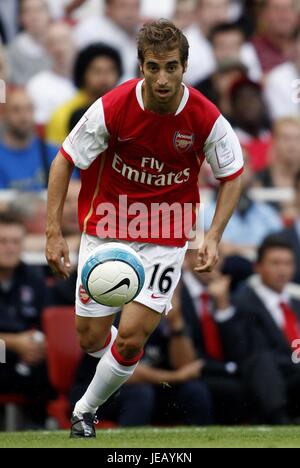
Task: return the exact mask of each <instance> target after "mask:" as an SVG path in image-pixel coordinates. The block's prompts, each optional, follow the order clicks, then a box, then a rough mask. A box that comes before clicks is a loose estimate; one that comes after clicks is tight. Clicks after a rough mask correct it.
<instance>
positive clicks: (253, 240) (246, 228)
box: [204, 152, 283, 260]
mask: <svg viewBox="0 0 300 468" xmlns="http://www.w3.org/2000/svg"><path fill="white" fill-rule="evenodd" d="M253 181H254V173H253V170H252V169H251V166H250V163H249V156H248V155H247V153H246V152H244V173H243V178H242V185H243V187H242V194H241V198H240V201H239V204H238V206H237V209H236V210H235V212H234V213H233V215H232V217H231V219H230V221H229V223H228V225H227V227H226V229H225V231H224V234H223V238H222V243H221V246H220V248H221V252H222V253H223V255H224V256H229V255H238V256H241V257H246V258H249V259H250V260H253V259H254V257H255V253H256V248H257V247H258V245H259V244H260V243H261V242H262V240H263V239H264V237H266V236H267V235H268V234H271V233H273V232H278V231H280V230H282V228H283V222H282V220H281V217H280V215H279V214H278V212H277V211H276V210H275V209H274V208H273V207H271V206H270V205H268V204H267V203H262V202H256V201H255V200H252V199H251V198H250V196H249V190H250V188H251V187H253ZM215 204H216V202H215V201H214V202H212V203H210V204H208V205H205V207H204V229H205V230H206V229H208V226H209V225H210V224H209V223H210V222H211V221H212V217H213V213H214V208H215Z"/></svg>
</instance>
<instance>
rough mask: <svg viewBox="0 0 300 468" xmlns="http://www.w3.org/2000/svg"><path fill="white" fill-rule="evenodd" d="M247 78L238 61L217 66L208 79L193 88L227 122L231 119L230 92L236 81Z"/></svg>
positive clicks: (243, 67) (244, 69) (244, 68)
mask: <svg viewBox="0 0 300 468" xmlns="http://www.w3.org/2000/svg"><path fill="white" fill-rule="evenodd" d="M246 77H247V69H246V67H245V66H244V65H243V64H242V63H241V62H240V61H231V62H228V63H223V64H220V65H219V66H218V68H217V69H216V71H215V72H214V73H212V74H211V75H210V76H209V77H208V78H206V79H205V80H203V81H200V82H199V83H196V85H195V88H196V89H197V90H198V91H200V92H201V93H202V94H204V96H206V97H207V98H208V99H209V100H210V101H212V102H213V103H214V104H215V105H216V106H217V107H218V108H219V110H220V112H221V113H222V114H223V115H224V116H225V117H226V118H227V119H229V120H231V118H232V107H231V99H230V92H231V89H232V86H233V84H234V83H236V82H237V81H240V80H242V79H245V78H246Z"/></svg>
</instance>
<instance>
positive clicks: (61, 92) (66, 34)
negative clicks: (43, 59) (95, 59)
mask: <svg viewBox="0 0 300 468" xmlns="http://www.w3.org/2000/svg"><path fill="white" fill-rule="evenodd" d="M46 48H47V51H48V54H49V57H51V60H52V66H51V70H45V71H42V72H40V73H38V74H36V75H35V76H34V77H33V78H31V80H30V81H29V82H28V84H27V92H28V94H29V96H30V97H31V100H32V102H33V104H34V120H35V123H36V124H38V125H42V126H44V125H46V124H47V122H48V121H49V119H50V117H51V115H52V113H53V112H54V110H55V109H56V108H57V107H58V106H60V105H62V104H63V103H65V102H66V101H68V100H69V99H71V98H72V97H73V96H74V94H75V92H76V89H75V87H74V85H73V83H72V80H71V75H72V67H73V62H74V57H75V46H74V42H73V38H72V33H71V28H70V26H68V25H67V24H66V23H53V24H52V25H51V26H50V27H49V28H48V31H47V39H46Z"/></svg>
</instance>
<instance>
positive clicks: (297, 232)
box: [281, 171, 300, 284]
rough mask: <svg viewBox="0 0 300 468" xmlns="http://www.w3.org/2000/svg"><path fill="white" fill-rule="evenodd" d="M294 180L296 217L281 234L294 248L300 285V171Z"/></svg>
mask: <svg viewBox="0 0 300 468" xmlns="http://www.w3.org/2000/svg"><path fill="white" fill-rule="evenodd" d="M294 179H295V183H294V187H295V210H296V216H295V220H294V223H293V224H292V225H291V226H289V227H288V228H286V229H285V230H284V231H282V233H281V234H282V236H283V237H284V238H285V239H286V240H287V241H288V242H290V243H291V245H292V246H293V251H294V255H295V264H296V271H295V275H294V281H295V282H296V283H298V284H300V171H298V172H297V173H296V175H295V178H294Z"/></svg>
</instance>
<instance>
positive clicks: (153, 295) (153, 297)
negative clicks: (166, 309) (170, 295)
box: [151, 294, 163, 299]
mask: <svg viewBox="0 0 300 468" xmlns="http://www.w3.org/2000/svg"><path fill="white" fill-rule="evenodd" d="M151 298H152V299H163V296H157V295H156V294H151Z"/></svg>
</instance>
